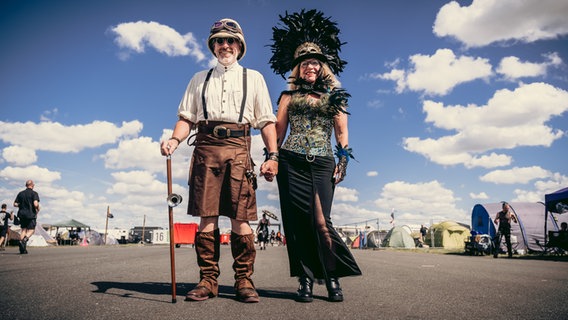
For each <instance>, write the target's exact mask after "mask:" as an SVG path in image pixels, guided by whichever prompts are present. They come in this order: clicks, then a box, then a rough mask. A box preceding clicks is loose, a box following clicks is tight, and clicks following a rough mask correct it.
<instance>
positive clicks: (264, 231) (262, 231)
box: [256, 213, 270, 250]
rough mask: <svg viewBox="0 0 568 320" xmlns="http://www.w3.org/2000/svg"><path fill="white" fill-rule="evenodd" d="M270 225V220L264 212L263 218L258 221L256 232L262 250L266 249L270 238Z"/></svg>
mask: <svg viewBox="0 0 568 320" xmlns="http://www.w3.org/2000/svg"><path fill="white" fill-rule="evenodd" d="M268 226H270V220H269V219H268V218H267V217H266V214H265V213H263V214H262V219H260V221H259V222H258V226H257V227H256V234H257V237H258V245H259V246H260V248H259V249H260V250H266V243H267V242H268V239H269V233H268Z"/></svg>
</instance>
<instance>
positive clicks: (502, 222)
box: [493, 202, 517, 258]
mask: <svg viewBox="0 0 568 320" xmlns="http://www.w3.org/2000/svg"><path fill="white" fill-rule="evenodd" d="M501 208H502V210H501V211H499V212H497V214H496V215H495V220H494V222H495V224H498V225H499V227H498V231H497V235H496V236H495V242H494V246H493V258H497V257H498V254H499V249H500V247H501V240H502V238H503V237H505V243H506V245H507V256H508V257H509V258H512V257H513V246H512V245H511V221H512V222H514V223H517V217H516V216H515V214H514V213H513V212H511V207H510V206H509V204H508V203H507V202H503V204H502V206H501Z"/></svg>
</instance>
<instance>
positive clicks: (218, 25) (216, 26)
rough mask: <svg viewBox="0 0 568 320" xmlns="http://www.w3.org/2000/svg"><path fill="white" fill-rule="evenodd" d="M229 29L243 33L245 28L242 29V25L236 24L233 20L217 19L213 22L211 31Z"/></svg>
mask: <svg viewBox="0 0 568 320" xmlns="http://www.w3.org/2000/svg"><path fill="white" fill-rule="evenodd" d="M222 29H225V30H229V31H232V32H238V33H243V30H241V27H239V25H238V24H236V23H235V22H232V21H217V22H215V23H213V26H211V31H214V32H217V31H219V30H222Z"/></svg>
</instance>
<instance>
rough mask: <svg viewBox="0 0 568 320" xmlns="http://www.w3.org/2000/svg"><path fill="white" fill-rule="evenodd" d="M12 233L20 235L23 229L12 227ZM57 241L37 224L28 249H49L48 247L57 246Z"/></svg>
mask: <svg viewBox="0 0 568 320" xmlns="http://www.w3.org/2000/svg"><path fill="white" fill-rule="evenodd" d="M10 228H11V231H17V232H18V234H19V233H20V232H21V228H20V227H19V226H17V227H16V226H12V227H10ZM55 244H57V241H55V239H53V237H52V236H50V235H49V234H48V233H47V231H45V230H44V229H43V228H42V227H41V224H40V223H37V224H36V227H35V232H34V234H33V235H32V236H31V237H30V240H28V244H27V245H28V247H47V246H48V245H55Z"/></svg>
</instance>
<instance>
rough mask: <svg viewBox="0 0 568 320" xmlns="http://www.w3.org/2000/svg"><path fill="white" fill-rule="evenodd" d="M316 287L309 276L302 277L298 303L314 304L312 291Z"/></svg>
mask: <svg viewBox="0 0 568 320" xmlns="http://www.w3.org/2000/svg"><path fill="white" fill-rule="evenodd" d="M313 287H314V281H313V280H312V279H310V278H308V277H307V276H302V277H300V287H299V288H298V296H297V297H296V301H298V302H312V301H314V297H313V294H312V289H313Z"/></svg>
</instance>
